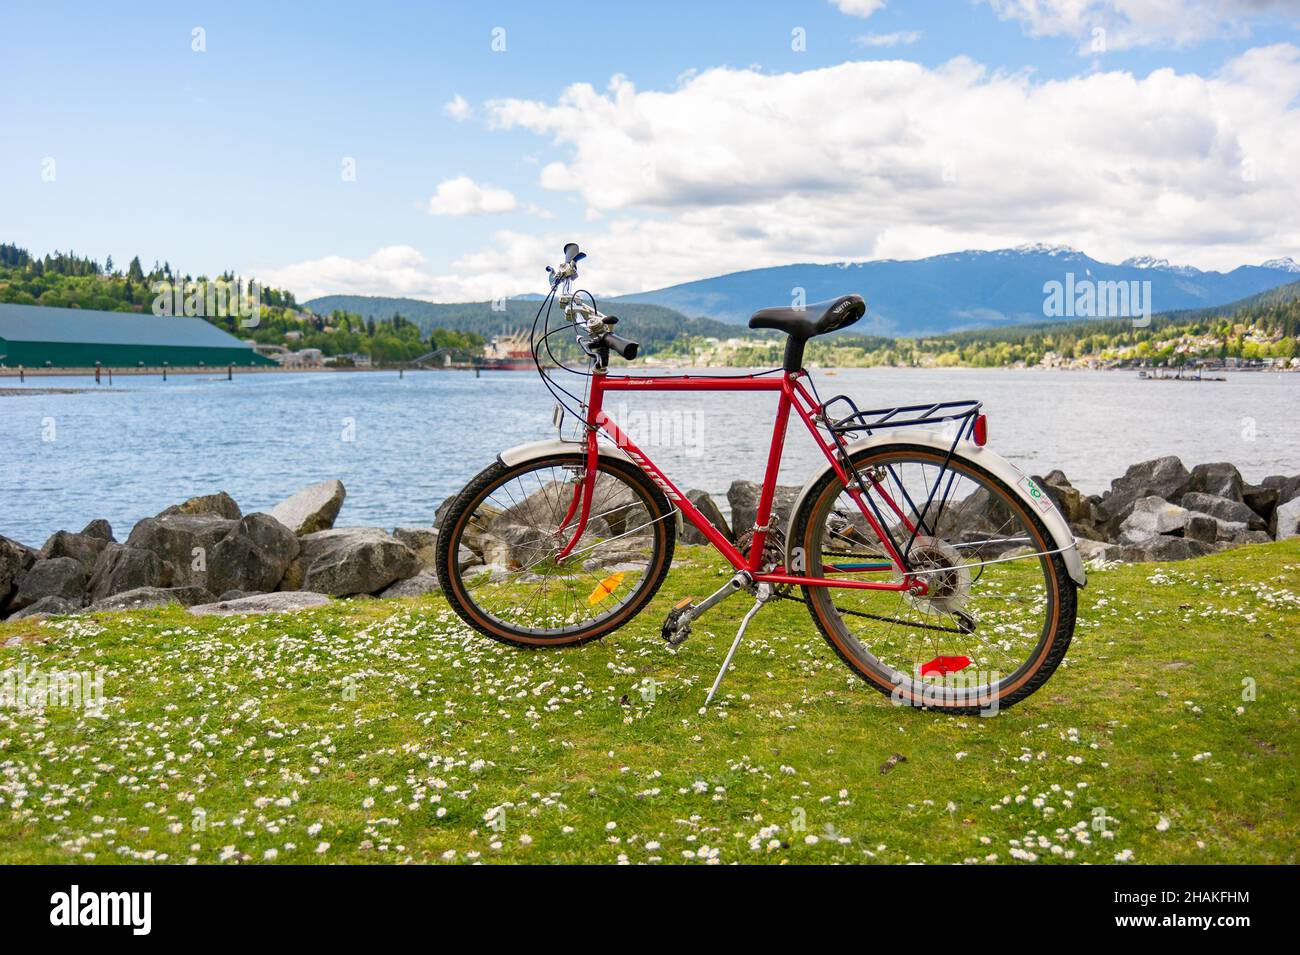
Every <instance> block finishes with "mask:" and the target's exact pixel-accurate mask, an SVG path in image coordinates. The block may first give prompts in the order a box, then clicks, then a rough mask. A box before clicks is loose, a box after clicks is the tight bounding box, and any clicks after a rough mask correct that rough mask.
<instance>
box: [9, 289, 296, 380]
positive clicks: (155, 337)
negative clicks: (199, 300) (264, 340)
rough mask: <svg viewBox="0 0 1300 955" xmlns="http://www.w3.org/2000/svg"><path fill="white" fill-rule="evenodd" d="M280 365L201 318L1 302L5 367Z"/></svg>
mask: <svg viewBox="0 0 1300 955" xmlns="http://www.w3.org/2000/svg"><path fill="white" fill-rule="evenodd" d="M231 364H234V365H240V366H245V367H246V366H250V365H252V366H270V365H274V364H275V362H274V361H272V360H271V359H270V358H268V357H266V356H265V355H261V354H259V353H258V352H257V351H256V350H254V348H253V347H252V346H251V345H250V344H249V343H248V342H244V341H240V340H239V339H238V338H236V337H235V336H233V335H231V334H229V333H227V332H224V331H222V330H221V329H220V328H217V327H216V326H215V325H212V324H210V323H209V322H207V321H204V320H203V319H202V318H193V317H186V316H174V317H172V316H168V317H159V316H155V315H150V314H136V313H129V312H98V311H91V310H89V309H80V308H50V307H47V306H41V305H12V304H0V366H4V367H8V368H15V367H17V366H19V365H22V366H23V367H25V368H93V367H95V366H96V365H100V366H102V367H104V368H138V367H140V366H144V367H149V368H161V367H164V366H170V367H172V368H196V367H199V366H208V367H215V366H226V365H231Z"/></svg>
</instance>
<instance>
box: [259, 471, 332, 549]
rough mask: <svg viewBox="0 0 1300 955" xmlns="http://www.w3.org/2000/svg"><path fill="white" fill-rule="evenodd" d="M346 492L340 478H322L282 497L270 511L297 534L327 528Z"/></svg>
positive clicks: (310, 532) (330, 525) (330, 524)
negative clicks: (290, 494) (331, 479)
mask: <svg viewBox="0 0 1300 955" xmlns="http://www.w3.org/2000/svg"><path fill="white" fill-rule="evenodd" d="M347 493H348V492H347V489H346V488H344V487H343V482H342V481H321V482H320V483H319V484H313V485H311V486H310V487H305V488H303V489H302V490H301V491H299V492H298V493H296V494H294V495H293V496H291V497H287V498H285V499H284V500H283V501H281V502H280V503H279V504H277V505H275V507H273V508H271V510H270V514H271V516H272V517H274V518H275V519H276V520H277V521H279V522H280V523H281V524H283V525H284V526H285V527H287V528H289V530H291V531H293V532H294V533H295V534H297V535H298V536H300V537H301V536H302V535H303V534H314V533H316V532H317V531H325V530H329V529H330V528H331V527H333V526H334V520H335V518H337V517H338V516H339V508H341V507H342V506H343V499H344V498H345V497H347Z"/></svg>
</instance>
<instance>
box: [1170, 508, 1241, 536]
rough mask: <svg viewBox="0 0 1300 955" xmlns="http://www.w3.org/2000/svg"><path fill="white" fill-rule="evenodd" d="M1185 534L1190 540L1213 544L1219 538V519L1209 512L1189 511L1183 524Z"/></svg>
mask: <svg viewBox="0 0 1300 955" xmlns="http://www.w3.org/2000/svg"><path fill="white" fill-rule="evenodd" d="M1242 526H1243V527H1244V526H1245V525H1242ZM1183 536H1184V537H1186V538H1187V539H1188V540H1195V541H1201V542H1202V543H1205V544H1213V543H1215V542H1216V541H1218V539H1219V521H1218V519H1217V518H1214V517H1211V516H1210V515H1209V514H1198V513H1196V512H1195V511H1189V512H1188V513H1187V523H1186V524H1184V525H1183Z"/></svg>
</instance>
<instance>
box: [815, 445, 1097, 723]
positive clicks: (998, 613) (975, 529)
mask: <svg viewBox="0 0 1300 955" xmlns="http://www.w3.org/2000/svg"><path fill="white" fill-rule="evenodd" d="M853 463H854V465H855V467H856V468H857V469H858V472H859V473H860V474H862V475H863V478H864V481H865V482H866V484H867V487H868V494H867V501H868V510H869V511H870V512H871V513H872V515H873V517H875V518H876V523H877V524H879V525H880V526H881V527H882V528H883V529H884V531H885V533H886V534H888V535H889V536H890V538H892V540H893V542H894V545H895V547H896V548H897V550H898V551H900V552H903V553H905V554H906V559H907V563H908V566H909V568H910V569H911V571H912V574H913V577H912V579H913V580H924V581H925V585H926V590H925V592H924V593H923V594H922V593H916V592H911V591H908V590H869V589H846V588H838V587H805V588H804V595H805V598H806V599H807V602H808V606H809V610H810V611H811V613H812V616H813V620H814V621H816V623H817V626H818V628H819V629H820V630H821V632H822V634H823V636H825V638H826V640H827V642H828V643H830V645H831V647H832V648H833V649H834V650H835V652H836V653H837V654H839V656H840V657H841V658H842V659H843V660H844V662H845V663H847V664H848V665H849V666H850V667H851V668H852V669H853V671H854V672H855V673H857V674H858V675H859V676H860V677H862V678H863V679H864V680H865V681H866V682H867V683H868V684H870V685H871V686H872V687H874V688H875V689H877V690H879V691H880V692H882V693H884V694H886V695H887V696H890V697H891V698H892V699H893V700H894V702H895V703H897V704H899V705H908V706H915V707H921V708H925V709H937V710H944V711H947V712H951V713H963V714H976V713H980V714H991V713H993V712H996V711H997V710H998V709H1000V708H1005V707H1008V706H1011V705H1013V704H1015V703H1017V702H1019V701H1020V700H1023V699H1024V698H1025V697H1027V696H1029V695H1030V694H1031V693H1033V692H1034V691H1035V690H1037V689H1038V688H1039V687H1041V686H1042V685H1043V684H1044V683H1045V682H1046V681H1047V679H1048V677H1050V676H1051V675H1052V673H1053V671H1054V670H1055V669H1056V667H1057V666H1058V665H1059V664H1060V662H1061V660H1062V659H1063V658H1064V656H1065V651H1066V648H1067V647H1068V646H1069V644H1070V638H1071V636H1072V634H1073V632H1074V616H1075V605H1076V588H1075V583H1074V581H1073V580H1072V579H1071V578H1070V575H1069V573H1068V571H1067V570H1066V566H1065V561H1064V560H1063V559H1062V557H1061V555H1060V554H1059V553H1054V551H1055V550H1056V549H1057V548H1056V546H1055V545H1054V543H1053V539H1052V537H1051V535H1050V534H1049V533H1048V532H1047V529H1046V527H1044V525H1043V523H1042V521H1040V520H1039V519H1038V517H1037V515H1036V514H1034V513H1033V512H1032V510H1031V509H1030V508H1028V507H1026V506H1025V504H1024V502H1023V501H1022V500H1021V499H1020V497H1019V496H1018V495H1017V494H1016V493H1015V491H1013V490H1012V489H1011V488H1010V487H1008V486H1007V485H1006V484H1005V483H1004V482H1003V481H1002V480H1001V479H999V478H998V477H996V476H995V475H993V474H992V473H990V472H988V471H986V470H984V469H983V468H981V467H980V466H979V465H977V464H975V463H974V462H971V461H968V460H966V459H965V458H962V457H961V456H960V455H954V456H953V457H952V458H951V459H950V460H947V461H945V455H944V454H943V453H942V452H938V451H935V450H933V449H931V448H926V447H922V446H918V445H907V444H896V445H884V446H880V447H875V448H868V449H865V450H863V451H860V452H858V453H857V454H856V455H854V457H853ZM927 501H929V502H930V503H929V506H928V507H927V503H926V502H927ZM872 505H874V506H872ZM791 545H792V546H794V547H797V548H799V550H797V551H796V552H795V557H796V559H802V560H803V562H804V565H805V566H804V569H805V570H806V572H807V573H808V574H809V575H810V576H814V577H822V576H831V577H836V578H838V579H841V580H858V581H862V580H871V581H881V582H889V583H901V582H902V581H903V580H904V575H903V574H901V573H899V572H898V571H897V569H896V568H895V567H894V566H893V564H891V562H890V560H889V555H888V553H887V551H886V549H885V548H884V546H883V544H882V541H881V539H880V537H879V536H878V535H877V534H876V533H875V530H874V529H873V527H872V526H871V522H870V521H869V520H867V518H865V517H864V516H863V514H862V512H861V511H860V510H859V508H858V506H857V504H856V502H855V501H854V500H853V498H852V497H851V496H850V495H849V494H848V492H847V491H846V489H845V487H844V485H843V484H842V483H841V481H840V480H839V478H838V477H837V476H836V475H835V474H834V473H830V474H828V475H827V476H826V477H825V478H823V479H822V480H821V481H820V482H819V484H818V485H816V486H815V487H814V488H813V489H812V491H811V492H810V493H809V494H808V495H807V497H806V498H805V501H804V504H803V505H802V506H801V507H800V510H799V512H798V514H796V515H795V519H794V522H793V535H792V540H791Z"/></svg>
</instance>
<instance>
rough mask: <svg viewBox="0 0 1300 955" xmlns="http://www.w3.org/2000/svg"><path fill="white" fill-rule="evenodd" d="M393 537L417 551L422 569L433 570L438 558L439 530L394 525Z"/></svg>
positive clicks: (416, 554)
mask: <svg viewBox="0 0 1300 955" xmlns="http://www.w3.org/2000/svg"><path fill="white" fill-rule="evenodd" d="M393 537H395V538H396V539H397V540H399V541H401V542H402V543H403V544H405V545H406V546H407V547H409V548H411V550H413V551H415V556H416V558H417V559H418V560H419V561H420V569H421V570H427V571H429V572H431V573H432V572H433V569H434V565H435V564H436V563H437V560H438V532H437V531H435V530H429V529H426V528H423V527H394V528H393Z"/></svg>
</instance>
